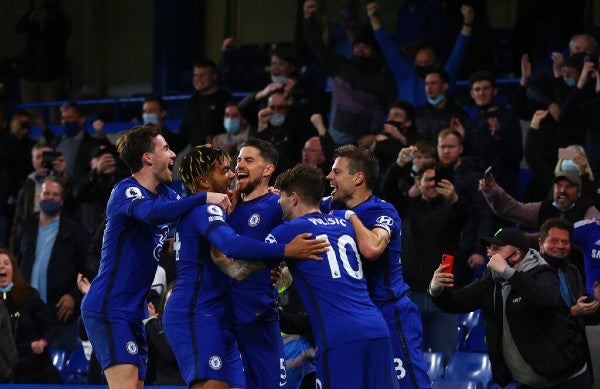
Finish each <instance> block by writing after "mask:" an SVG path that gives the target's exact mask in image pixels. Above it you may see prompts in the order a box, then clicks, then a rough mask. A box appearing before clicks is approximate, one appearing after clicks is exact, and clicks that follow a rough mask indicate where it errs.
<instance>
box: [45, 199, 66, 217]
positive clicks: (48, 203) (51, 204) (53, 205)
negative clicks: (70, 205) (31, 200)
mask: <svg viewBox="0 0 600 389" xmlns="http://www.w3.org/2000/svg"><path fill="white" fill-rule="evenodd" d="M61 208H62V204H61V203H59V202H58V201H54V200H51V199H45V200H40V209H41V210H42V212H44V213H45V214H47V215H48V216H56V214H58V212H60V209H61Z"/></svg>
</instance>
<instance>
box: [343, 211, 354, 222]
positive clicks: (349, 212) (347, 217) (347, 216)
mask: <svg viewBox="0 0 600 389" xmlns="http://www.w3.org/2000/svg"><path fill="white" fill-rule="evenodd" d="M352 215H356V212H354V211H352V210H350V209H348V210H346V212H344V219H346V220H350V216H352Z"/></svg>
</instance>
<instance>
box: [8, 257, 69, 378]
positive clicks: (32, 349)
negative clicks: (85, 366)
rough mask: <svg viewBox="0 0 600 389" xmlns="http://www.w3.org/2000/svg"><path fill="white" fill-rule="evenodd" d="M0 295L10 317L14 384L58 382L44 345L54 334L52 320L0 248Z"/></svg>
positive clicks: (35, 293)
mask: <svg viewBox="0 0 600 389" xmlns="http://www.w3.org/2000/svg"><path fill="white" fill-rule="evenodd" d="M0 273H2V274H3V277H0V288H2V294H1V295H0V296H1V298H2V299H3V300H4V304H5V305H6V308H7V309H8V313H9V314H10V318H11V328H12V332H13V337H14V339H15V343H16V345H17V353H18V356H19V357H18V362H17V367H16V369H15V373H14V376H13V382H14V383H30V384H32V383H37V384H62V379H61V378H60V375H59V374H58V371H57V370H56V368H55V367H54V365H52V359H50V353H49V352H48V345H49V344H50V343H52V341H53V339H54V337H55V335H56V319H55V318H54V316H53V315H52V314H51V313H50V311H49V309H48V306H47V305H46V303H44V301H43V300H42V299H41V298H40V295H39V294H38V292H37V291H36V290H35V289H34V288H32V287H31V286H30V285H29V284H28V283H27V281H26V280H25V278H23V276H22V275H21V272H20V271H19V267H18V265H17V260H16V258H15V257H14V256H13V254H12V253H11V252H10V251H9V250H7V249H6V248H2V247H0Z"/></svg>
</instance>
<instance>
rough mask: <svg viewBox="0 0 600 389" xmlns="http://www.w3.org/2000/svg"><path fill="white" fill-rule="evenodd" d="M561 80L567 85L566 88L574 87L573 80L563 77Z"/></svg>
mask: <svg viewBox="0 0 600 389" xmlns="http://www.w3.org/2000/svg"><path fill="white" fill-rule="evenodd" d="M563 80H565V84H567V86H575V80H574V79H572V78H567V77H563Z"/></svg>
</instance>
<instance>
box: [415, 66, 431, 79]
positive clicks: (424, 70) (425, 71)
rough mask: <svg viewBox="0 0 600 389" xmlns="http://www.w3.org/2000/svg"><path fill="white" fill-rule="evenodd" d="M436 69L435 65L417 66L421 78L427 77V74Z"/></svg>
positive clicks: (416, 69)
mask: <svg viewBox="0 0 600 389" xmlns="http://www.w3.org/2000/svg"><path fill="white" fill-rule="evenodd" d="M433 69H434V66H418V65H417V66H415V71H416V72H417V76H419V78H423V79H424V78H425V76H426V75H427V74H428V73H429V72H430V71H432V70H433Z"/></svg>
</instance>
